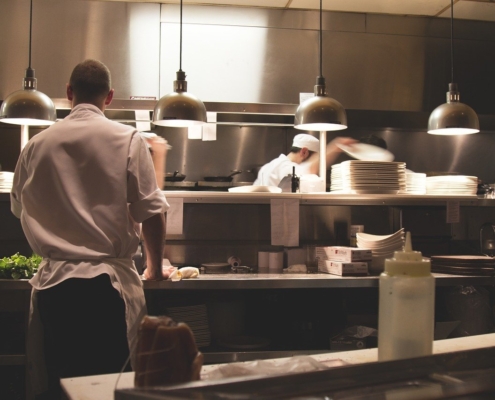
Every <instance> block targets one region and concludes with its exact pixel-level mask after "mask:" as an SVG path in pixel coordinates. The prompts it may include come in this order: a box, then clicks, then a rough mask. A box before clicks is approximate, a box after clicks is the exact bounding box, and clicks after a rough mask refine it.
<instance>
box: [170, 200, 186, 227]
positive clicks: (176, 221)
mask: <svg viewBox="0 0 495 400" xmlns="http://www.w3.org/2000/svg"><path fill="white" fill-rule="evenodd" d="M167 201H168V204H170V208H169V209H168V211H167V235H182V234H183V233H184V199H183V198H167Z"/></svg>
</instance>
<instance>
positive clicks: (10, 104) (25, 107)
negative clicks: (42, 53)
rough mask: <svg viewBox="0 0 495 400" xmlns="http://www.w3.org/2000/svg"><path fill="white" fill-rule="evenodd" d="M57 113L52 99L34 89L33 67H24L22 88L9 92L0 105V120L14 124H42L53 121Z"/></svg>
mask: <svg viewBox="0 0 495 400" xmlns="http://www.w3.org/2000/svg"><path fill="white" fill-rule="evenodd" d="M56 118H57V113H56V110H55V105H54V104H53V101H52V100H51V99H50V98H49V97H48V96H47V95H46V94H44V93H42V92H40V91H38V90H36V78H35V77H34V69H31V68H28V69H26V77H25V78H24V88H23V89H22V90H17V91H16V92H13V93H11V94H10V95H8V96H7V98H6V99H5V100H4V101H3V103H2V106H1V107H0V121H1V122H5V123H8V124H15V125H30V126H43V125H51V124H53V123H54V122H55V120H56Z"/></svg>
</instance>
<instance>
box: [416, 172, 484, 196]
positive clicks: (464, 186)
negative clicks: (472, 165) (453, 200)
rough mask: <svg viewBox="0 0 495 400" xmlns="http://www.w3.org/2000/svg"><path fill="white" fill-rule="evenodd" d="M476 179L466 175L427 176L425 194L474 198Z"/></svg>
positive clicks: (476, 186)
mask: <svg viewBox="0 0 495 400" xmlns="http://www.w3.org/2000/svg"><path fill="white" fill-rule="evenodd" d="M477 190H478V178H477V177H476V176H466V175H444V176H429V177H427V178H426V194H433V195H450V196H466V195H468V196H475V195H476V191H477Z"/></svg>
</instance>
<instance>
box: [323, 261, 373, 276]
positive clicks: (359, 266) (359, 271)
mask: <svg viewBox="0 0 495 400" xmlns="http://www.w3.org/2000/svg"><path fill="white" fill-rule="evenodd" d="M318 271H319V272H324V273H327V274H332V275H340V276H349V275H360V276H364V275H368V263H367V262H365V261H358V262H349V263H347V262H341V261H332V260H318Z"/></svg>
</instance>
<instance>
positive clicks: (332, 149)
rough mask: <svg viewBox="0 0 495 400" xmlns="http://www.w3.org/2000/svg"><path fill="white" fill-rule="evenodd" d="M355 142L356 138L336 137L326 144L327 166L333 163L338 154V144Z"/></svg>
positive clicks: (339, 150) (339, 151)
mask: <svg viewBox="0 0 495 400" xmlns="http://www.w3.org/2000/svg"><path fill="white" fill-rule="evenodd" d="M354 143H357V140H356V139H353V138H350V137H337V138H335V139H333V140H332V141H331V142H330V143H328V144H327V154H326V156H327V167H328V166H329V165H330V164H332V163H333V161H334V160H335V159H336V158H337V156H338V154H339V153H341V152H342V149H341V148H340V147H339V146H338V145H339V144H344V145H346V146H349V145H352V144H354Z"/></svg>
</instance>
